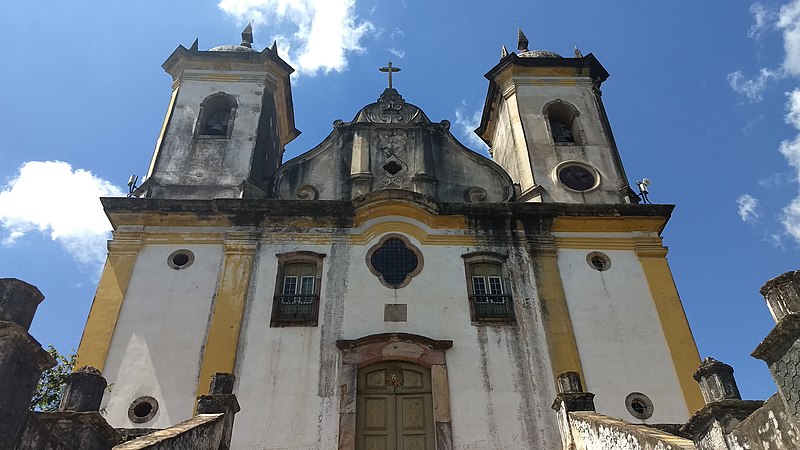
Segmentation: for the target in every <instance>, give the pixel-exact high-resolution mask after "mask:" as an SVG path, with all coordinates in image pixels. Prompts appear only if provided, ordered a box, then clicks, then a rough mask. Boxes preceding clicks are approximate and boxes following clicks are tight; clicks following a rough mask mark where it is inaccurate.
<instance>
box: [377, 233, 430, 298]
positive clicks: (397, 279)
mask: <svg viewBox="0 0 800 450" xmlns="http://www.w3.org/2000/svg"><path fill="white" fill-rule="evenodd" d="M369 263H370V266H371V267H370V269H372V272H373V273H374V274H375V275H378V276H380V277H381V281H382V282H383V283H384V284H385V285H387V286H388V287H391V288H394V289H397V288H400V287H403V286H405V285H406V284H408V281H409V280H410V278H411V277H413V276H414V275H416V274H417V273H418V272H419V269H420V261H419V257H418V256H417V253H416V252H415V251H414V250H412V249H411V248H409V247H408V246H407V245H406V243H405V241H404V240H403V239H400V238H396V237H390V238H387V239H386V240H384V241H383V243H382V244H381V245H380V246H379V247H377V248H376V249H374V251H372V254H371V255H370V257H369Z"/></svg>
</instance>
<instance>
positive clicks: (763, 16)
mask: <svg viewBox="0 0 800 450" xmlns="http://www.w3.org/2000/svg"><path fill="white" fill-rule="evenodd" d="M750 14H752V15H753V25H752V26H750V29H749V30H747V37H750V38H755V39H758V38H760V37H761V35H762V34H763V33H764V31H766V30H767V28H769V25H770V24H771V22H772V21H773V20H775V12H774V11H771V10H770V9H768V8H767V7H765V6H764V5H762V4H761V3H758V2H756V3H753V4H752V5H751V6H750Z"/></svg>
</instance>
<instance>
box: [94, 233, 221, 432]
mask: <svg viewBox="0 0 800 450" xmlns="http://www.w3.org/2000/svg"><path fill="white" fill-rule="evenodd" d="M183 248H185V249H189V250H191V251H192V252H193V253H194V255H195V259H194V262H193V263H192V265H191V266H189V267H187V268H185V269H182V270H174V269H172V268H171V267H169V266H168V265H167V258H168V256H169V255H170V254H171V253H172V252H174V251H175V250H178V249H183ZM221 261H222V246H221V245H198V244H163V245H144V246H143V247H142V249H141V251H140V253H139V255H138V257H137V259H136V263H135V264H134V267H133V272H132V274H131V280H130V284H129V286H128V291H127V293H126V295H125V299H124V302H123V304H122V309H121V310H120V314H119V319H118V320H117V326H116V329H115V330H114V336H113V338H112V340H111V345H110V348H109V353H108V358H107V360H106V365H105V368H104V370H103V374H104V376H105V377H106V379H108V380H109V384H110V386H111V387H110V390H109V392H108V393H107V394H106V396H105V398H104V405H103V407H105V408H106V411H107V416H106V417H107V420H108V422H109V423H110V424H111V425H112V426H114V427H123V428H138V427H144V428H164V427H168V426H171V425H173V424H175V423H178V422H180V421H182V420H185V419H188V418H190V417H192V414H193V410H194V397H195V389H196V383H197V376H198V371H199V364H200V357H201V351H202V347H203V345H204V344H205V336H206V329H207V325H208V320H209V315H210V313H211V305H212V299H213V298H214V292H215V287H216V283H217V277H216V274H218V273H219V270H220V264H221ZM141 396H151V397H154V398H155V399H156V400H157V401H158V403H159V409H158V412H157V413H156V415H155V417H154V418H153V420H151V421H149V422H147V423H144V424H136V423H133V422H131V421H130V420H129V419H128V407H129V406H130V404H131V402H132V401H133V400H135V399H136V398H138V397H141Z"/></svg>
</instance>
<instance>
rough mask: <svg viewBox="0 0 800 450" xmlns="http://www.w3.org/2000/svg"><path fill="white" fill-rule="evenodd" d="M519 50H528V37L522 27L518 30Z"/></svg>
mask: <svg viewBox="0 0 800 450" xmlns="http://www.w3.org/2000/svg"><path fill="white" fill-rule="evenodd" d="M517 50H519V51H521V52H527V51H528V38H527V37H525V33H523V32H522V28H519V29H518V30H517Z"/></svg>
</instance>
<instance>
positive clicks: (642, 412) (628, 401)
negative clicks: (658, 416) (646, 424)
mask: <svg viewBox="0 0 800 450" xmlns="http://www.w3.org/2000/svg"><path fill="white" fill-rule="evenodd" d="M625 408H627V409H628V412H629V413H630V414H631V415H632V416H633V417H636V418H637V419H642V420H644V419H649V418H650V417H652V416H653V402H652V401H650V398H649V397H647V396H646V395H644V394H642V393H641V392H631V393H630V394H628V396H627V397H625Z"/></svg>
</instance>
